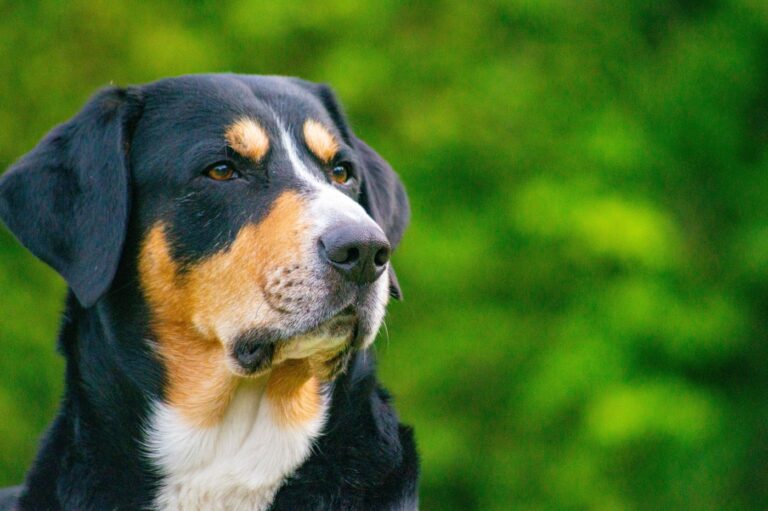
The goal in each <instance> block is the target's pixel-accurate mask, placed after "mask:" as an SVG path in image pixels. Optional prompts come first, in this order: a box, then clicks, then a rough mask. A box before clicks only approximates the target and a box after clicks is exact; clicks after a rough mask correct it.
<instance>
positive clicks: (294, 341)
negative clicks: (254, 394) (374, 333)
mask: <svg viewBox="0 0 768 511" xmlns="http://www.w3.org/2000/svg"><path fill="white" fill-rule="evenodd" d="M358 332H359V318H358V316H357V313H356V309H355V307H354V306H353V305H348V306H347V307H344V308H343V309H341V310H340V311H338V312H337V313H335V314H333V315H332V316H331V317H330V318H328V319H325V320H323V321H320V322H319V323H317V324H316V325H314V326H312V327H310V328H307V329H305V330H302V331H300V332H298V333H295V334H292V335H290V336H277V335H275V334H276V332H249V333H247V334H245V335H244V336H243V337H242V338H241V339H239V340H238V341H236V343H235V345H234V347H233V350H234V351H233V355H232V362H234V364H235V366H236V367H234V368H233V370H234V371H235V372H236V373H237V374H240V375H243V376H250V375H255V374H259V373H261V372H263V371H264V370H266V369H268V368H269V367H271V366H274V365H276V364H280V363H282V362H284V361H286V360H288V359H304V358H308V357H312V356H314V355H319V354H322V355H325V356H328V355H335V354H337V353H341V352H343V351H345V350H347V349H348V348H349V347H352V346H354V345H355V343H356V342H357V338H358V336H359V333H358Z"/></svg>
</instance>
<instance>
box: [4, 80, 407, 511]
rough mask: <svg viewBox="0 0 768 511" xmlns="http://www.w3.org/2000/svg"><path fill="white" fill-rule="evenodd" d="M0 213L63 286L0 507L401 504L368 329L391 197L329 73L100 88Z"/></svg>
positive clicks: (380, 298) (385, 263)
mask: <svg viewBox="0 0 768 511" xmlns="http://www.w3.org/2000/svg"><path fill="white" fill-rule="evenodd" d="M0 218H1V219H2V220H3V222H4V223H5V224H6V226H7V227H8V229H9V230H10V231H11V232H12V233H13V234H14V235H15V236H16V238H17V239H18V240H19V241H20V242H21V244H23V245H24V246H25V247H26V248H28V249H29V250H30V251H31V252H32V253H33V254H34V255H35V256H37V257H38V258H40V259H41V260H43V261H44V262H46V263H47V264H49V265H50V266H51V267H52V268H53V269H55V270H56V271H57V272H58V273H59V274H60V275H61V276H62V277H63V278H64V279H65V281H66V283H67V285H68V294H67V299H66V306H65V312H64V314H63V319H62V322H61V328H60V333H59V350H60V352H61V353H62V354H63V356H64V357H65V360H66V375H65V392H64V396H63V399H62V402H61V406H60V410H59V412H58V415H57V416H56V418H55V420H54V421H53V423H52V425H51V426H50V428H49V429H48V431H47V433H46V435H45V437H44V439H43V441H42V443H41V447H40V450H39V452H38V454H37V457H36V459H35V461H34V463H33V465H32V467H31V469H30V470H29V472H28V474H27V476H26V479H25V481H24V483H23V484H22V485H21V486H19V487H14V488H11V489H6V490H4V491H2V492H1V493H0V502H2V504H0V509H3V510H8V509H14V510H18V511H23V510H35V511H40V510H100V511H104V510H129V509H130V510H133V509H155V510H193V509H200V510H218V509H221V510H267V509H269V510H336V509H339V510H357V509H361V510H378V509H382V510H384V509H386V510H395V509H397V510H401V509H416V508H417V507H418V493H417V486H418V473H419V463H418V456H417V451H416V446H415V442H414V437H413V433H412V430H411V429H410V428H409V427H407V426H404V425H402V424H400V423H399V419H398V416H397V415H396V412H395V411H394V410H393V408H392V405H391V399H390V397H389V395H388V394H387V392H386V391H385V390H384V389H383V388H382V387H381V386H380V385H379V383H378V381H377V379H376V375H375V364H374V356H373V353H372V352H371V344H372V342H373V340H374V337H375V336H376V333H377V331H378V329H379V326H380V325H381V323H382V321H383V317H384V313H385V306H386V304H387V301H388V300H389V298H390V297H394V298H400V296H401V291H400V287H399V285H398V282H397V278H396V276H395V273H394V271H393V269H392V266H391V263H390V254H391V251H392V250H393V249H394V248H395V247H396V246H397V244H398V243H399V241H400V239H401V237H402V235H403V231H404V230H405V228H406V225H407V223H408V221H409V205H408V200H407V197H406V193H405V190H404V188H403V185H402V183H401V182H400V180H399V179H398V177H397V176H396V174H395V172H394V171H393V170H392V168H391V167H390V165H389V164H388V163H387V162H386V161H385V160H384V159H382V157H381V156H379V155H378V154H377V153H376V152H375V151H374V150H373V149H371V148H370V147H369V146H368V145H367V144H366V143H365V142H363V141H362V140H360V139H359V138H357V137H356V136H355V134H354V133H353V132H352V129H351V128H350V126H349V124H348V122H347V120H346V118H345V114H344V113H343V110H342V108H341V106H340V104H339V103H338V101H337V100H336V98H335V95H334V93H333V92H332V90H331V89H330V88H329V87H328V86H326V85H322V84H315V83H312V82H307V81H303V80H300V79H296V78H287V77H275V76H246V75H234V74H211V75H191V76H182V77H176V78H168V79H163V80H160V81H157V82H154V83H150V84H146V85H140V86H130V87H126V88H119V87H110V88H106V89H104V90H101V91H100V92H98V93H97V94H96V95H95V96H94V97H92V98H91V100H90V101H89V102H88V103H87V104H86V105H85V107H84V108H83V109H82V110H81V111H80V113H78V114H77V115H75V116H74V117H73V118H72V119H70V120H69V121H68V122H65V123H64V124H61V125H59V126H58V127H56V128H54V129H53V130H52V131H51V132H50V133H49V134H48V135H47V136H46V137H45V138H44V139H43V140H42V141H41V142H40V143H39V144H38V145H37V146H36V147H35V148H34V149H32V151H31V152H29V153H28V154H26V155H25V156H23V157H22V158H21V159H20V160H19V161H17V162H16V163H15V164H14V165H13V166H12V167H11V168H10V169H9V170H8V171H7V172H6V173H5V174H4V175H3V176H2V178H1V179H0Z"/></svg>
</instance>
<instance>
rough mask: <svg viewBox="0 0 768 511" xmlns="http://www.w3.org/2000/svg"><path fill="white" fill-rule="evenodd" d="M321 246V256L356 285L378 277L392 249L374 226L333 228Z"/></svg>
mask: <svg viewBox="0 0 768 511" xmlns="http://www.w3.org/2000/svg"><path fill="white" fill-rule="evenodd" d="M319 245H320V246H319V249H320V257H322V258H323V260H325V261H326V262H327V263H328V264H330V265H331V266H333V267H334V268H336V270H338V271H339V273H341V274H342V275H343V276H344V278H346V279H347V280H349V281H351V282H355V283H357V284H367V283H370V282H373V281H374V280H376V279H377V278H379V276H380V275H381V273H382V272H383V271H384V268H386V266H387V261H389V253H390V250H391V249H390V246H389V241H387V237H386V236H385V235H384V232H382V230H381V229H380V228H379V226H377V225H376V224H374V223H370V224H368V223H365V224H363V223H359V224H358V223H350V224H343V225H339V226H336V227H332V228H331V229H329V230H328V231H326V232H325V233H324V234H323V235H322V236H320V241H319Z"/></svg>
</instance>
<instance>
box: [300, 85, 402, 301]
mask: <svg viewBox="0 0 768 511" xmlns="http://www.w3.org/2000/svg"><path fill="white" fill-rule="evenodd" d="M295 81H296V82H297V83H298V84H299V85H300V86H302V87H304V88H305V89H309V91H310V92H312V94H314V95H315V96H316V97H317V98H318V99H320V101H321V102H322V104H323V106H324V107H325V109H326V110H327V111H328V114H329V115H330V116H331V119H332V120H333V122H334V123H335V124H336V126H337V128H338V129H339V132H340V133H341V136H342V137H343V138H344V140H345V141H346V142H347V143H349V144H350V145H352V147H353V148H354V149H355V151H356V152H357V154H358V155H359V156H360V161H361V163H362V166H363V168H362V169H361V174H362V175H361V178H362V196H361V197H360V204H361V205H362V206H363V208H365V210H366V211H367V212H368V214H369V215H371V218H373V219H374V220H375V221H376V223H378V224H379V226H380V227H381V228H382V229H383V230H384V233H385V234H386V235H387V238H388V239H389V243H390V245H392V249H393V250H394V248H395V247H396V246H397V245H398V244H399V243H400V240H401V239H402V237H403V233H404V232H405V228H406V227H407V226H408V221H409V220H410V217H411V210H410V206H409V205H408V196H407V195H406V193H405V188H404V187H403V183H402V182H401V181H400V178H399V177H397V174H396V173H395V171H394V170H393V169H392V167H391V166H390V165H389V163H387V162H386V161H385V160H384V158H382V157H381V156H379V155H378V153H376V151H374V150H373V149H371V147H370V146H368V144H366V143H365V142H363V141H362V140H360V139H359V138H357V137H356V136H355V134H354V133H352V129H351V128H350V127H349V124H348V123H347V119H346V117H345V115H344V111H343V109H342V108H341V105H340V103H339V102H338V101H337V100H336V96H335V94H334V93H333V91H332V90H331V88H330V87H329V86H327V85H325V84H316V83H312V82H307V81H304V80H298V79H297V80H295ZM389 293H390V295H391V296H392V297H393V298H396V299H398V300H400V299H402V296H403V293H402V291H401V290H400V284H399V283H398V281H397V276H396V275H395V270H394V269H393V268H392V265H391V264H390V265H389Z"/></svg>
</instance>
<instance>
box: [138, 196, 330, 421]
mask: <svg viewBox="0 0 768 511" xmlns="http://www.w3.org/2000/svg"><path fill="white" fill-rule="evenodd" d="M303 210H304V205H303V202H302V200H301V198H300V197H299V195H298V194H296V193H295V192H286V193H284V194H283V195H282V196H281V197H279V198H278V199H277V201H276V202H275V204H274V205H273V207H272V210H271V211H270V213H269V214H268V215H267V216H266V218H264V220H262V222H260V223H259V224H258V225H247V226H245V227H243V228H242V229H241V231H240V233H239V234H238V236H237V238H236V239H235V241H234V242H233V244H232V245H231V246H230V247H229V248H228V249H226V250H224V251H221V252H218V253H216V254H214V255H213V256H211V257H209V258H207V259H205V260H203V261H202V262H200V263H198V264H196V265H195V266H193V267H192V268H189V269H187V270H186V271H185V272H183V273H179V269H178V265H177V264H176V263H175V262H174V261H173V259H172V257H171V254H170V251H169V247H168V241H167V239H166V234H165V227H164V225H162V224H158V225H155V226H154V227H153V228H152V229H151V231H150V233H149V235H148V236H147V238H146V240H145V242H144V244H143V247H142V251H141V256H140V262H139V272H140V276H141V284H142V287H143V289H144V293H145V295H146V298H147V301H148V303H149V305H150V307H151V310H152V329H153V332H154V334H155V336H156V339H157V350H158V352H159V354H160V356H161V357H162V359H163V361H164V363H165V365H166V369H167V389H166V392H167V394H166V401H167V402H168V404H169V405H171V406H172V407H174V408H175V409H177V410H178V411H179V412H180V413H181V415H182V416H183V417H184V418H185V419H186V420H187V421H188V422H189V423H190V424H192V425H195V426H199V427H210V426H213V425H215V424H216V423H217V422H218V421H219V420H220V419H221V417H222V416H223V414H224V412H225V411H226V409H227V406H228V405H229V403H230V400H231V399H232V396H233V394H234V391H235V390H236V389H237V387H238V385H239V383H240V382H241V381H242V377H239V376H238V375H236V374H235V372H234V371H233V369H232V366H231V362H230V361H229V351H230V349H231V347H230V346H228V345H227V340H226V339H223V338H222V337H223V335H221V332H222V331H224V332H229V331H230V330H227V329H228V328H230V326H231V327H232V328H234V327H239V326H241V325H240V324H239V323H238V322H237V320H238V319H239V318H242V317H252V316H254V315H256V316H259V317H265V318H269V315H270V314H272V315H274V314H276V313H275V311H274V310H273V309H272V308H271V306H270V305H269V303H267V293H266V292H265V291H264V289H265V287H267V286H268V279H270V278H272V277H271V275H273V274H274V273H275V272H276V270H275V269H276V268H296V267H297V266H298V265H300V264H301V260H300V257H301V255H300V254H301V253H302V250H301V249H302V246H303V243H304V240H305V238H306V234H305V230H306V228H307V227H306V225H305V223H304V221H303V219H302V213H303ZM257 312H258V314H255V313H257ZM230 323H236V324H234V326H232V325H230ZM313 365H314V364H313ZM261 376H262V377H259V378H257V380H263V381H264V382H265V383H264V384H267V383H266V378H263V376H264V375H261ZM251 379H253V378H251ZM269 381H270V384H267V385H268V389H271V390H270V391H269V392H270V394H271V395H272V396H274V397H275V399H276V401H277V403H278V409H279V410H281V411H282V413H283V416H284V422H283V423H284V424H292V423H294V422H295V421H304V420H307V418H309V417H311V416H312V414H316V413H317V411H318V410H319V409H320V403H321V401H320V400H321V397H320V394H319V392H320V390H319V385H318V383H317V380H316V379H315V378H313V377H312V376H311V373H310V364H309V362H308V361H296V360H289V361H287V362H285V363H283V364H281V365H280V366H278V367H277V368H275V369H274V371H273V374H272V375H270V377H269Z"/></svg>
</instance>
